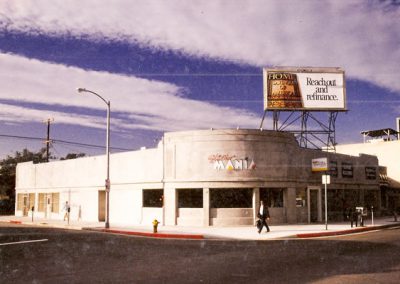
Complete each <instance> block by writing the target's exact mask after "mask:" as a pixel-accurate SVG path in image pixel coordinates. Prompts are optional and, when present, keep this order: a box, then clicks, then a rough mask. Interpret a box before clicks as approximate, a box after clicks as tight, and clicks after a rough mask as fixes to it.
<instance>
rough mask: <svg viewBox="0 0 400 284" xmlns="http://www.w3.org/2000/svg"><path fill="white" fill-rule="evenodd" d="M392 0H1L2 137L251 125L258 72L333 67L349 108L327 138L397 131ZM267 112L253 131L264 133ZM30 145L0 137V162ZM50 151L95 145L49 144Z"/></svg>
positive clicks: (256, 116)
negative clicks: (342, 79) (108, 117)
mask: <svg viewBox="0 0 400 284" xmlns="http://www.w3.org/2000/svg"><path fill="white" fill-rule="evenodd" d="M399 19H400V7H399V5H398V4H396V1H344V0H333V1H295V0H291V1H267V0H264V1H256V0H253V1H239V0H225V1H172V0H171V1H155V0H148V1H136V0H134V1H128V0H118V1H117V0H114V1H109V2H108V4H107V5H105V4H100V2H99V1H89V0H80V1H75V0H71V1H61V0H51V1H50V0H47V1H43V0H38V1H27V0H18V1H8V0H2V1H0V85H1V86H2V87H1V92H0V107H1V110H2V111H1V112H0V135H19V136H34V137H44V136H45V135H46V125H45V123H44V122H43V121H45V120H46V119H47V118H53V119H54V122H53V123H52V124H51V137H52V138H53V139H58V140H67V141H75V142H80V143H87V144H96V145H104V142H105V129H104V128H105V104H104V103H103V102H101V101H100V100H99V99H98V98H96V97H94V96H90V95H89V94H86V95H78V93H77V92H76V88H77V87H85V88H87V89H90V90H92V91H95V92H97V93H99V94H101V95H102V96H103V97H104V98H106V99H109V100H110V101H111V109H112V125H111V127H112V137H111V144H112V146H113V147H118V148H125V149H138V148H139V147H141V146H146V147H154V146H155V145H156V144H157V142H158V141H159V139H160V138H161V136H162V133H163V132H165V131H179V130H192V129H209V128H211V127H213V128H229V127H234V128H236V127H241V128H258V127H259V125H260V122H261V118H262V115H263V86H262V68H263V67H276V66H314V67H341V68H342V69H344V70H345V72H346V84H347V89H346V92H347V102H348V103H347V107H348V109H349V111H348V112H347V113H340V114H339V116H338V119H337V133H336V137H337V141H338V142H339V143H350V142H359V141H361V135H360V134H359V133H360V131H362V130H367V129H378V128H385V127H392V128H395V118H396V117H399V116H400V100H399V95H400V80H398V76H399V73H400V72H399V71H400V70H399V69H400V67H399V65H400V64H399V62H400V49H399V46H400V33H399V31H400V21H399ZM270 117H271V116H268V117H267V120H266V121H265V123H264V128H271V127H272V123H271V121H270ZM43 146H44V144H43V143H41V142H40V141H33V140H21V139H12V138H4V137H0V157H4V156H5V155H7V154H11V153H13V152H14V151H17V150H21V149H23V148H25V147H27V148H29V149H31V150H37V149H39V148H41V147H43ZM52 146H53V148H52V152H53V154H54V155H55V156H63V155H65V154H66V153H69V152H87V153H88V154H91V155H92V154H100V153H103V152H104V150H103V149H94V148H82V147H78V146H76V145H67V144H63V143H57V142H56V143H54V144H53V145H52Z"/></svg>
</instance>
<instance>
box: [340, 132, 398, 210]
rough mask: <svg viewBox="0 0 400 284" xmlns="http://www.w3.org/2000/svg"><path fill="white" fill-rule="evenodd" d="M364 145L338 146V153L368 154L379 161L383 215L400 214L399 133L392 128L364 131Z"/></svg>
mask: <svg viewBox="0 0 400 284" xmlns="http://www.w3.org/2000/svg"><path fill="white" fill-rule="evenodd" d="M361 134H362V135H363V137H364V139H363V140H364V141H363V143H354V144H344V145H337V146H336V151H337V152H338V153H342V154H347V155H359V154H368V155H374V156H376V157H377V158H378V160H379V165H380V166H381V167H380V187H381V189H380V192H381V207H382V208H381V209H382V211H383V213H387V214H392V212H393V211H394V210H397V211H398V212H400V167H399V161H400V140H399V132H398V131H396V130H393V129H391V128H385V129H378V130H368V131H363V132H361Z"/></svg>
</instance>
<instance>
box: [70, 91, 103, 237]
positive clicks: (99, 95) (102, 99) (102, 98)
mask: <svg viewBox="0 0 400 284" xmlns="http://www.w3.org/2000/svg"><path fill="white" fill-rule="evenodd" d="M77 90H78V92H79V93H91V94H93V95H95V96H97V97H99V98H100V99H101V100H102V101H103V102H105V104H106V105H107V138H106V139H107V140H106V153H107V178H106V181H105V186H106V224H105V227H106V229H108V228H110V101H106V100H105V99H104V98H103V97H102V96H100V95H99V94H97V93H95V92H93V91H90V90H87V89H85V88H78V89H77Z"/></svg>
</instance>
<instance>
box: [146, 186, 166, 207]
mask: <svg viewBox="0 0 400 284" xmlns="http://www.w3.org/2000/svg"><path fill="white" fill-rule="evenodd" d="M162 206H163V190H162V189H144V190H143V207H162Z"/></svg>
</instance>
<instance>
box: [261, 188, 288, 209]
mask: <svg viewBox="0 0 400 284" xmlns="http://www.w3.org/2000/svg"><path fill="white" fill-rule="evenodd" d="M260 200H263V201H264V203H265V204H267V205H268V207H271V208H274V207H283V189H282V188H261V189H260Z"/></svg>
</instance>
